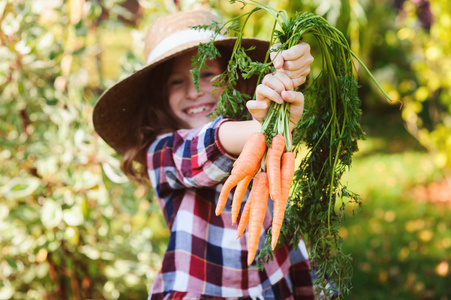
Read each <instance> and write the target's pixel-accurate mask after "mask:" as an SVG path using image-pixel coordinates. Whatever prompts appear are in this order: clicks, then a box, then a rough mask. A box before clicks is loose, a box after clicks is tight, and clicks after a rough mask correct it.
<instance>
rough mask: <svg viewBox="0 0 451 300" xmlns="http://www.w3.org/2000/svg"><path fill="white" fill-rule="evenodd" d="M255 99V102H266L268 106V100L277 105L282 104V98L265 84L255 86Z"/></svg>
mask: <svg viewBox="0 0 451 300" xmlns="http://www.w3.org/2000/svg"><path fill="white" fill-rule="evenodd" d="M256 98H257V101H267V102H266V103H267V104H269V102H268V100H270V101H274V102H277V103H279V104H282V103H283V99H282V96H281V95H280V94H279V93H278V92H277V91H276V90H274V89H273V88H271V87H270V86H268V85H265V84H259V85H258V86H257V90H256Z"/></svg>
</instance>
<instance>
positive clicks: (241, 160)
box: [215, 132, 266, 215]
mask: <svg viewBox="0 0 451 300" xmlns="http://www.w3.org/2000/svg"><path fill="white" fill-rule="evenodd" d="M265 151H266V137H265V135H264V134H263V133H261V132H254V133H253V134H251V135H250V136H249V137H248V139H247V140H246V143H245V144H244V147H243V150H242V151H241V154H240V156H239V157H238V159H237V160H236V162H235V163H234V166H233V168H232V172H231V175H230V176H229V178H227V180H226V182H224V185H223V187H222V189H221V193H220V194H219V198H218V203H217V204H216V211H215V213H216V215H219V214H220V213H221V212H222V210H223V209H224V206H225V205H226V203H227V198H228V196H229V193H230V191H231V190H232V189H233V188H234V187H235V186H236V185H237V184H238V183H239V182H240V181H241V180H243V179H244V178H246V177H247V176H249V175H251V176H254V174H255V173H256V172H257V170H258V169H259V167H260V160H261V158H262V157H263V154H264V153H265Z"/></svg>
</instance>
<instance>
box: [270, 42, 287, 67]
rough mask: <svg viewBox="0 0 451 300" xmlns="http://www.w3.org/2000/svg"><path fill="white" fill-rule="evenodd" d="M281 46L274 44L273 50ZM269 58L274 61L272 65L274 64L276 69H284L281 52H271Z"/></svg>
mask: <svg viewBox="0 0 451 300" xmlns="http://www.w3.org/2000/svg"><path fill="white" fill-rule="evenodd" d="M279 46H280V44H274V45H273V46H272V49H274V48H277V47H279ZM269 57H270V58H271V60H272V64H273V66H274V68H276V69H280V68H282V67H283V63H284V58H283V56H282V54H281V51H280V52H270V53H269Z"/></svg>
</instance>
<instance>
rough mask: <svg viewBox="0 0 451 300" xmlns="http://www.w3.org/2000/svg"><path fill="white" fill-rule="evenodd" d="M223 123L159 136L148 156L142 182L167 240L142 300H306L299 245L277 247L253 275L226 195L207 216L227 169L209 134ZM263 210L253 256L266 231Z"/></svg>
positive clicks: (308, 286)
mask: <svg viewBox="0 0 451 300" xmlns="http://www.w3.org/2000/svg"><path fill="white" fill-rule="evenodd" d="M225 121H228V119H225V118H222V117H219V118H217V119H216V120H214V121H213V122H210V123H208V124H206V125H205V126H203V127H201V128H199V129H190V130H179V131H177V132H175V133H171V134H163V135H160V136H158V138H157V139H156V141H155V142H154V143H152V145H151V146H150V148H149V150H148V154H147V167H148V171H149V177H150V180H151V182H152V185H153V187H154V192H155V195H156V196H157V198H158V201H159V204H160V206H161V208H162V210H163V214H164V217H165V219H166V222H167V225H168V227H169V229H170V232H171V234H170V239H169V245H168V248H167V251H166V253H165V255H164V258H163V264H162V269H161V271H160V272H159V274H158V275H157V277H156V279H155V282H154V283H153V288H152V292H151V295H150V296H149V299H224V298H227V299H236V298H244V299H245V298H249V299H251V298H252V299H256V297H260V298H265V299H293V298H295V299H313V298H314V296H313V289H312V280H311V277H310V270H309V269H310V266H309V260H308V256H307V251H306V248H305V244H304V243H303V242H301V243H300V245H299V247H298V249H297V250H296V251H294V250H293V249H291V248H290V247H289V246H288V245H283V246H281V247H278V248H277V249H276V252H275V255H274V259H273V260H271V261H269V262H268V263H266V264H265V265H264V270H263V271H260V272H259V271H257V269H256V265H255V261H254V263H253V264H252V265H250V266H248V265H247V238H248V237H247V234H246V236H245V235H244V234H243V236H242V237H241V238H240V239H236V236H237V226H236V224H235V225H232V223H231V204H230V203H231V199H232V196H231V195H229V200H228V203H227V205H226V207H225V208H224V210H223V212H222V213H221V214H220V215H219V216H216V215H215V207H216V201H217V200H218V196H219V193H220V191H221V187H222V183H223V182H224V181H225V179H226V178H227V176H228V175H229V174H230V170H231V169H232V166H233V162H234V158H233V157H231V156H230V155H228V154H227V153H226V152H225V151H224V150H223V149H222V148H221V145H220V144H219V141H218V136H217V128H219V126H220V125H221V124H222V123H223V122H225ZM245 199H247V196H246V197H245ZM243 202H244V200H243ZM271 203H272V201H268V206H269V207H268V210H267V213H266V216H265V220H264V225H263V226H264V229H263V230H264V231H263V230H262V234H261V237H260V243H259V249H261V248H262V247H263V245H264V241H265V238H266V234H265V233H266V231H267V229H268V228H269V227H270V226H271V220H272V207H271V206H272V205H271ZM243 205H244V203H243ZM290 273H291V276H289V275H290ZM294 295H297V296H299V297H297V296H294Z"/></svg>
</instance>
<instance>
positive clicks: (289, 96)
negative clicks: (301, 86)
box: [282, 91, 304, 131]
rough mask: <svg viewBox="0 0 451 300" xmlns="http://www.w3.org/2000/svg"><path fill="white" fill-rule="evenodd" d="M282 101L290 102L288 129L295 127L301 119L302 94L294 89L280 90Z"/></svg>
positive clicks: (302, 110) (302, 107) (302, 108)
mask: <svg viewBox="0 0 451 300" xmlns="http://www.w3.org/2000/svg"><path fill="white" fill-rule="evenodd" d="M282 97H283V99H284V101H286V102H288V103H290V104H291V105H290V120H289V121H290V122H289V123H290V124H289V127H290V131H291V130H293V129H294V127H296V124H297V123H298V122H299V120H301V118H302V114H303V112H304V95H303V94H302V93H301V92H296V91H284V92H282Z"/></svg>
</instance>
